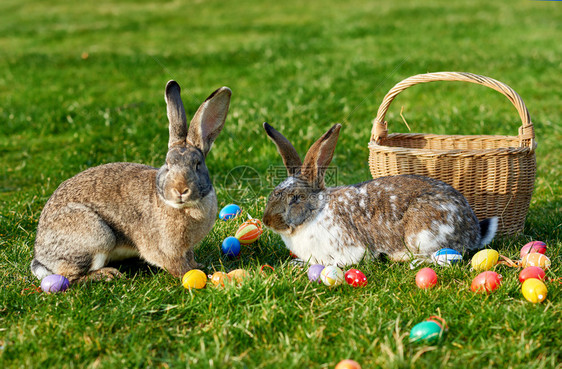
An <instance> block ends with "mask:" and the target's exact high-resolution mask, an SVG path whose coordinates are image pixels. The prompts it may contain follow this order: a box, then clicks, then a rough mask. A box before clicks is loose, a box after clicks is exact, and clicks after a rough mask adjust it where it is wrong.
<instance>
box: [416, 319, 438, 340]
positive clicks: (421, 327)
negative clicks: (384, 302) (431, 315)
mask: <svg viewBox="0 0 562 369" xmlns="http://www.w3.org/2000/svg"><path fill="white" fill-rule="evenodd" d="M442 335H443V327H442V326H441V325H440V324H438V323H437V322H435V321H433V320H426V321H423V322H421V323H418V324H416V325H415V326H414V327H413V328H412V329H411V330H410V342H414V343H426V344H429V345H432V344H434V343H437V342H438V341H439V339H441V337H442Z"/></svg>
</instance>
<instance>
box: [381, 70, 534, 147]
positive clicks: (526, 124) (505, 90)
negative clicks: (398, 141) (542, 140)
mask: <svg viewBox="0 0 562 369" xmlns="http://www.w3.org/2000/svg"><path fill="white" fill-rule="evenodd" d="M435 81H462V82H470V83H476V84H479V85H483V86H486V87H489V88H492V89H494V90H496V91H498V92H501V93H502V94H504V95H505V96H506V97H507V98H508V99H509V101H511V103H512V104H513V105H514V106H515V108H516V109H517V112H518V113H519V117H520V118H521V123H522V124H521V127H519V145H520V146H521V147H524V146H528V147H530V148H531V151H534V149H535V147H536V143H535V128H534V127H533V123H532V122H531V116H530V115H529V111H528V110H527V107H526V106H525V103H524V102H523V99H521V96H519V95H518V94H517V92H515V91H514V90H513V89H512V88H511V87H509V86H508V85H506V84H504V83H502V82H500V81H497V80H495V79H492V78H489V77H484V76H480V75H477V74H472V73H463V72H438V73H426V74H418V75H415V76H412V77H409V78H406V79H405V80H403V81H401V82H398V83H397V84H396V85H395V86H394V87H392V88H391V89H390V91H388V93H387V94H386V96H385V97H384V99H383V101H382V103H381V105H380V106H379V110H378V112H377V116H376V118H375V119H374V121H373V129H372V131H371V141H374V142H375V143H377V144H379V143H380V140H381V139H384V138H385V137H386V136H387V135H388V130H387V122H386V121H385V120H384V118H385V116H386V113H387V111H388V108H389V107H390V104H391V103H392V101H393V100H394V98H395V97H396V95H398V94H399V93H400V92H402V91H404V90H405V89H407V88H408V87H411V86H414V85H417V84H420V83H425V82H435Z"/></svg>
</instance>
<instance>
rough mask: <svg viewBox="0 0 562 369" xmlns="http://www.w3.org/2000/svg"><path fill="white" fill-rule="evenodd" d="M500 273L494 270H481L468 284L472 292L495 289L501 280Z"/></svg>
mask: <svg viewBox="0 0 562 369" xmlns="http://www.w3.org/2000/svg"><path fill="white" fill-rule="evenodd" d="M502 278H503V277H502V276H501V274H498V273H496V272H482V273H480V274H478V275H477V276H476V277H475V278H474V279H473V280H472V284H471V285H470V289H471V290H472V291H473V292H477V293H479V292H482V293H483V292H488V293H489V292H492V291H494V290H495V289H497V288H498V287H499V286H500V284H501V282H502Z"/></svg>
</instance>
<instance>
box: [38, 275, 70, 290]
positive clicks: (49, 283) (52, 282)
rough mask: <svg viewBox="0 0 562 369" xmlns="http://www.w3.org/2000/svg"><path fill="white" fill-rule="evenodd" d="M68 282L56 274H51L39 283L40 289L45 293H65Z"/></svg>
mask: <svg viewBox="0 0 562 369" xmlns="http://www.w3.org/2000/svg"><path fill="white" fill-rule="evenodd" d="M69 285H70V282H69V281H68V279H66V278H65V277H63V276H62V275H58V274H51V275H48V276H46V277H45V278H43V280H42V281H41V289H42V290H43V291H44V292H47V293H53V292H62V291H66V289H67V288H68V286H69Z"/></svg>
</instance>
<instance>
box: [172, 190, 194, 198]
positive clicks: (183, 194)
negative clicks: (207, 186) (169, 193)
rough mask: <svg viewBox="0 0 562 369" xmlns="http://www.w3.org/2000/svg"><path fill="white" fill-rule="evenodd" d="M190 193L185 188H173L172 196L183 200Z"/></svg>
mask: <svg viewBox="0 0 562 369" xmlns="http://www.w3.org/2000/svg"><path fill="white" fill-rule="evenodd" d="M190 192H191V191H190V190H189V188H187V187H184V188H180V189H177V188H174V194H175V195H176V196H177V197H179V198H180V199H185V198H186V197H188V196H189V194H190Z"/></svg>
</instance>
